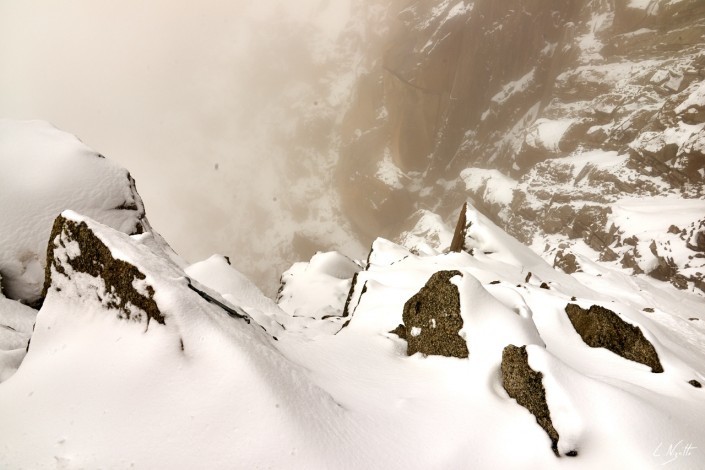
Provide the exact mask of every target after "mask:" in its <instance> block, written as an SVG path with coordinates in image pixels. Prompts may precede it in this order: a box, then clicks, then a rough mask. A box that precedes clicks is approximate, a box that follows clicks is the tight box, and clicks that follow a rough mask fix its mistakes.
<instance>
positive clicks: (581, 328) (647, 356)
mask: <svg viewBox="0 0 705 470" xmlns="http://www.w3.org/2000/svg"><path fill="white" fill-rule="evenodd" d="M565 311H566V313H567V314H568V318H569V319H570V322H571V323H572V324H573V327H574V328H575V331H577V332H578V334H579V335H580V337H581V338H582V339H583V341H584V342H585V344H587V345H588V346H590V347H592V348H605V349H607V350H609V351H612V352H613V353H615V354H617V355H619V356H622V357H623V358H625V359H628V360H630V361H634V362H638V363H640V364H644V365H646V366H649V367H650V368H651V372H655V373H659V372H663V366H662V365H661V361H660V360H659V357H658V354H657V353H656V350H655V349H654V346H653V345H652V344H651V343H650V342H649V340H647V339H646V338H645V337H644V334H643V333H642V332H641V330H640V329H639V327H637V326H634V325H631V324H629V323H627V322H625V321H624V320H622V319H621V318H619V316H618V315H617V314H616V313H614V312H613V311H611V310H609V309H606V308H604V307H601V306H599V305H593V306H592V307H590V308H589V309H588V310H585V309H583V308H580V306H578V305H576V304H568V305H567V306H566V308H565Z"/></svg>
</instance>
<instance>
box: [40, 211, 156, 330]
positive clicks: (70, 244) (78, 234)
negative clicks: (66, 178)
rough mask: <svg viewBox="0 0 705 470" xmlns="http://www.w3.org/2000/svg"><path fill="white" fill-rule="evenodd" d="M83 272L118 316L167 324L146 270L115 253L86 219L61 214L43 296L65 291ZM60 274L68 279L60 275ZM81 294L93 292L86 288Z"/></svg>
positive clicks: (51, 244)
mask: <svg viewBox="0 0 705 470" xmlns="http://www.w3.org/2000/svg"><path fill="white" fill-rule="evenodd" d="M81 274H85V275H87V276H89V277H90V278H91V279H90V281H89V282H90V283H91V285H93V286H95V295H96V296H97V300H98V301H99V302H100V303H101V304H103V305H104V306H105V308H107V309H108V310H114V311H116V313H117V317H118V318H120V319H125V320H128V321H133V322H137V323H144V324H145V325H146V326H145V328H148V327H149V322H150V321H151V320H154V321H156V322H157V323H160V324H162V325H163V324H164V315H163V314H162V312H161V311H160V310H159V307H158V306H157V304H156V302H155V301H154V288H153V287H152V286H151V285H149V284H148V283H146V282H145V277H146V276H145V275H144V273H142V272H141V271H140V270H139V269H138V268H137V267H136V266H133V265H132V264H130V263H128V262H126V261H123V260H120V259H116V258H115V257H113V255H112V253H111V251H110V249H108V247H107V246H105V244H104V243H103V242H102V241H101V240H100V238H98V237H97V236H96V235H95V234H94V233H93V231H92V230H91V229H90V228H89V227H88V225H87V224H86V223H85V222H76V221H75V220H70V219H67V218H65V217H64V216H63V215H60V216H59V217H57V218H56V220H55V221H54V226H53V228H52V231H51V235H50V238H49V247H48V249H47V262H46V272H45V280H44V291H43V292H42V296H43V297H45V296H46V295H47V291H48V290H49V289H52V288H53V289H55V290H57V291H61V289H62V287H61V286H62V285H64V284H65V283H66V282H70V281H72V277H74V276H80V275H81ZM60 277H63V278H64V279H61V280H59V279H57V278H60ZM74 282H77V281H74ZM137 286H139V288H138V287H137ZM78 295H79V296H80V295H89V293H88V291H86V290H84V291H82V292H79V293H78Z"/></svg>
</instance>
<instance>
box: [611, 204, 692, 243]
mask: <svg viewBox="0 0 705 470" xmlns="http://www.w3.org/2000/svg"><path fill="white" fill-rule="evenodd" d="M664 214H668V217H664ZM703 214H705V200H702V199H681V198H678V197H668V196H663V197H651V198H648V199H645V198H623V199H620V200H618V201H616V202H615V203H614V204H613V205H612V214H611V215H610V216H609V218H608V224H610V223H614V224H615V225H617V226H618V227H620V229H621V230H623V231H624V237H625V238H626V237H630V236H633V235H637V236H638V237H639V238H641V239H644V240H658V239H659V238H660V237H661V236H662V235H665V234H666V233H667V232H668V229H669V227H670V226H671V225H676V226H677V227H680V228H683V227H686V226H687V225H689V224H690V223H692V222H694V221H696V220H698V219H700V218H702V217H703Z"/></svg>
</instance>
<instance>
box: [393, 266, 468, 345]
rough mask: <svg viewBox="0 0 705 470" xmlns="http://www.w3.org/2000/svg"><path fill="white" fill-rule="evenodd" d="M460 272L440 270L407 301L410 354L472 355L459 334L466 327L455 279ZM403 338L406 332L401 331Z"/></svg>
mask: <svg viewBox="0 0 705 470" xmlns="http://www.w3.org/2000/svg"><path fill="white" fill-rule="evenodd" d="M461 275H462V274H461V273H460V271H438V272H437V273H435V274H434V275H433V276H431V278H430V279H429V280H428V281H427V282H426V285H425V286H423V287H422V288H421V290H420V291H419V292H418V293H416V294H415V295H414V296H412V297H411V298H410V299H409V300H407V301H406V304H404V313H403V316H402V318H403V320H404V329H405V332H404V333H403V335H404V336H406V340H407V343H408V346H407V351H406V353H407V354H408V355H409V356H411V355H412V354H415V353H417V352H420V353H422V354H426V355H437V356H448V357H459V358H466V357H468V346H467V343H466V342H465V339H463V338H462V337H461V336H460V335H459V334H458V333H459V331H460V329H461V328H462V327H463V319H462V317H461V316H460V294H459V292H458V287H457V286H456V285H455V284H453V283H451V282H450V280H451V278H453V277H455V276H461ZM397 334H398V335H399V336H400V337H403V336H402V334H399V333H397Z"/></svg>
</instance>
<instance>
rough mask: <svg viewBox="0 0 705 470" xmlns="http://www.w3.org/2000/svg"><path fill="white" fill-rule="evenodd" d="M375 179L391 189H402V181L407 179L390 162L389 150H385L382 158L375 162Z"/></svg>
mask: <svg viewBox="0 0 705 470" xmlns="http://www.w3.org/2000/svg"><path fill="white" fill-rule="evenodd" d="M375 177H376V178H377V179H378V180H380V181H381V182H382V183H384V184H386V185H387V186H390V187H391V188H393V189H402V188H404V183H403V181H404V180H405V179H408V177H407V176H406V175H405V174H404V172H403V171H402V170H401V169H400V168H399V167H398V166H396V165H395V164H394V162H393V161H392V156H391V152H390V151H389V149H385V152H384V157H383V158H382V159H381V160H380V161H379V162H377V172H376V173H375Z"/></svg>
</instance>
